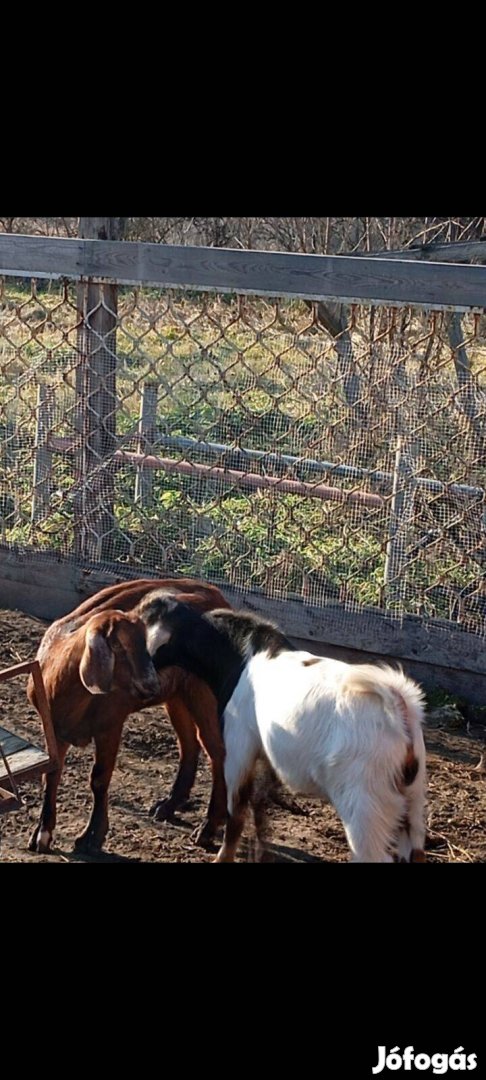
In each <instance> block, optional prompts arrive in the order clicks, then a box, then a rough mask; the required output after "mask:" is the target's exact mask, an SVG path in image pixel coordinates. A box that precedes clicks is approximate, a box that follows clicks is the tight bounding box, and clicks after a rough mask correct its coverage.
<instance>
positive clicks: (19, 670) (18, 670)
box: [0, 660, 37, 730]
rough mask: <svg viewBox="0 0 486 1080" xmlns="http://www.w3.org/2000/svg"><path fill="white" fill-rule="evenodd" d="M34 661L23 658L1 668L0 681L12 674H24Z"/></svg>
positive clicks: (11, 676) (32, 665) (30, 668)
mask: <svg viewBox="0 0 486 1080" xmlns="http://www.w3.org/2000/svg"><path fill="white" fill-rule="evenodd" d="M36 663H37V661H36V660H24V661H23V663H20V664H13V666H12V667H8V668H3V670H2V671H0V682H5V681H6V680H7V679H13V677H14V675H25V674H26V672H28V671H32V670H33V668H34V665H35V664H36ZM0 730H1V728H0Z"/></svg>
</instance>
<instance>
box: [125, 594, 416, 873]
mask: <svg viewBox="0 0 486 1080" xmlns="http://www.w3.org/2000/svg"><path fill="white" fill-rule="evenodd" d="M138 614H139V615H140V617H141V619H142V620H143V621H144V622H145V623H146V626H147V649H148V651H149V653H150V654H151V655H152V656H153V658H154V663H155V665H156V667H157V669H158V670H160V668H161V667H163V666H165V665H166V664H171V665H172V664H175V665H178V666H180V667H182V668H185V669H186V670H187V671H190V672H192V673H194V674H196V675H198V676H199V677H200V678H201V679H203V680H205V681H206V682H207V683H208V685H209V686H210V688H211V689H212V691H213V693H214V694H215V696H216V698H217V701H218V707H219V714H220V717H221V722H222V724H223V730H224V741H225V748H226V758H225V780H226V786H227V796H228V820H227V825H226V831H225V838H224V842H223V846H222V848H221V850H220V851H219V854H218V857H217V861H219V862H231V861H233V859H234V856H235V852H236V848H237V845H238V841H239V838H240V836H241V832H242V829H243V824H244V818H245V812H246V807H247V804H248V801H249V799H250V796H251V790H252V778H253V772H254V769H255V766H256V762H257V760H258V758H259V757H262V756H263V757H265V756H266V758H267V759H268V761H269V762H270V764H271V766H272V767H273V769H274V770H275V772H276V774H277V775H278V777H279V778H280V780H281V781H282V782H283V783H284V784H285V785H286V786H287V787H288V788H290V789H291V791H294V792H299V793H300V794H303V795H309V796H313V797H319V798H321V799H323V800H325V801H327V802H331V803H332V804H333V806H334V807H335V809H336V810H337V812H338V814H339V816H340V818H341V820H342V822H343V825H344V828H345V832H346V837H347V840H348V844H349V847H350V849H351V855H352V861H355V862H392V861H393V854H394V853H395V855H396V856H398V858H400V859H401V860H404V861H407V862H422V861H423V860H424V853H423V848H424V842H425V830H424V806H425V747H424V740H423V735H422V721H423V716H424V706H423V698H422V692H421V690H420V688H419V687H418V686H417V685H416V684H415V683H414V682H412V681H411V680H410V679H409V678H407V677H406V676H405V675H404V674H403V672H402V671H396V670H394V669H393V668H391V667H378V666H372V665H368V664H361V665H353V664H346V663H343V662H341V661H339V660H330V659H321V658H320V657H317V656H314V655H312V654H311V653H307V652H298V651H296V650H295V649H294V648H293V647H292V645H291V644H290V642H289V641H288V640H287V639H286V638H285V637H284V635H283V634H282V633H281V632H280V630H278V629H277V628H276V627H275V626H273V625H272V624H270V623H268V622H265V621H263V620H262V619H259V618H256V617H255V616H253V615H250V614H248V613H246V612H244V613H241V612H232V611H210V612H206V613H205V614H203V615H199V614H197V613H196V612H194V611H193V610H191V609H190V608H189V607H187V606H186V605H185V604H183V603H178V602H177V601H175V600H174V598H173V597H171V595H170V593H169V592H167V591H161V592H158V593H152V594H151V596H150V598H148V600H147V601H145V602H143V603H142V604H141V605H140V608H139V611H138Z"/></svg>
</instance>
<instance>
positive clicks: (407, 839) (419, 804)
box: [397, 770, 425, 862]
mask: <svg viewBox="0 0 486 1080" xmlns="http://www.w3.org/2000/svg"><path fill="white" fill-rule="evenodd" d="M405 799H406V811H405V818H404V819H403V820H402V822H401V827H400V830H399V834H398V844H397V854H398V857H399V859H400V860H401V861H403V862H425V854H424V847H425V779H424V773H423V772H422V770H421V771H420V772H419V774H418V776H417V778H416V780H414V782H413V784H412V785H411V786H410V787H409V788H406V789H405Z"/></svg>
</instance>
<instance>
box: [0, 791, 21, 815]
mask: <svg viewBox="0 0 486 1080" xmlns="http://www.w3.org/2000/svg"><path fill="white" fill-rule="evenodd" d="M19 808H20V803H19V802H18V800H17V799H16V797H15V795H12V792H11V791H6V790H5V788H0V814H6V813H8V812H9V811H10V810H18V809H19Z"/></svg>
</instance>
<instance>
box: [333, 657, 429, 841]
mask: <svg viewBox="0 0 486 1080" xmlns="http://www.w3.org/2000/svg"><path fill="white" fill-rule="evenodd" d="M342 690H343V691H344V692H347V693H351V694H354V693H357V694H374V695H376V696H377V697H378V698H379V699H380V701H381V703H382V706H383V709H384V711H385V713H386V716H387V718H388V720H389V722H390V726H391V728H392V730H394V731H395V732H396V733H397V735H399V736H400V737H401V738H402V739H403V740H404V742H405V745H404V753H403V756H402V757H401V760H400V763H399V766H398V770H397V773H396V775H395V785H396V788H397V789H398V791H399V792H400V793H401V794H402V795H403V796H405V799H406V805H407V811H406V818H405V819H404V820H403V821H402V822H401V823H400V830H399V832H400V833H401V835H400V836H399V844H398V850H399V854H402V855H403V854H405V855H406V857H407V861H410V862H423V861H424V860H425V856H424V853H423V847H424V843H425V832H424V825H423V822H424V806H425V746H424V739H423V734H422V724H423V721H424V715H425V707H424V695H423V692H422V690H421V688H420V687H419V686H418V685H417V683H415V682H413V681H412V680H411V679H409V678H407V676H406V675H405V674H404V673H403V671H402V670H401V669H399V670H396V669H395V668H391V667H374V666H372V665H369V664H357V665H352V666H350V667H349V670H348V672H347V673H346V675H345V678H344V680H343V683H342Z"/></svg>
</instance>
